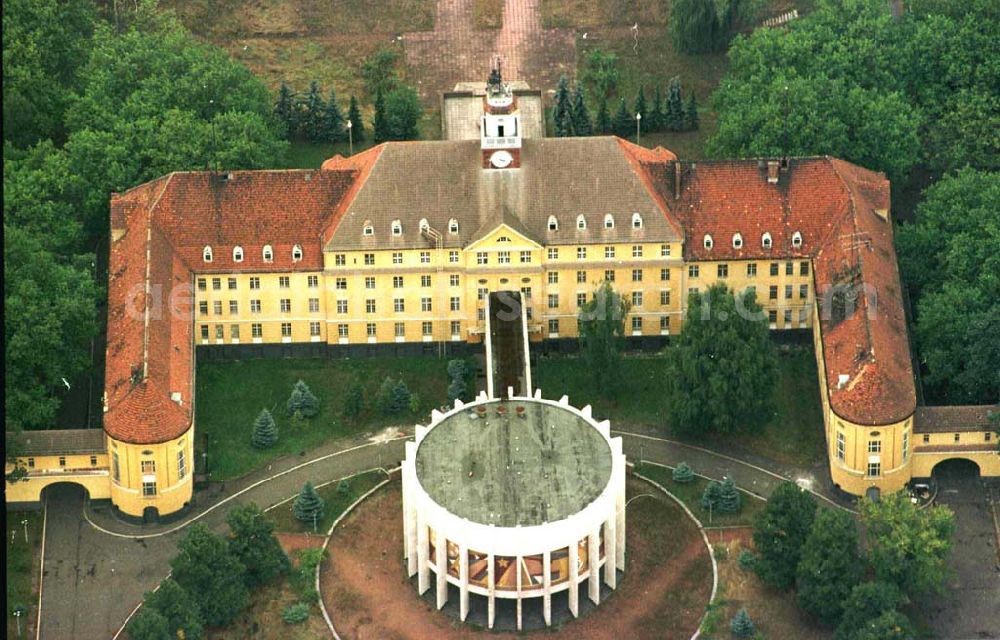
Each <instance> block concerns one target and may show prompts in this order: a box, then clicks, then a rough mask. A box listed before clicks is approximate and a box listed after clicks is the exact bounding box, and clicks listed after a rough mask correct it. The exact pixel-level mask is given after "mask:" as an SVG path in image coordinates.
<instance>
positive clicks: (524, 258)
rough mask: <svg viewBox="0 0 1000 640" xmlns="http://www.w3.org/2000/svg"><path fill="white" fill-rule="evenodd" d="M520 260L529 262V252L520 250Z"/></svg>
mask: <svg viewBox="0 0 1000 640" xmlns="http://www.w3.org/2000/svg"><path fill="white" fill-rule="evenodd" d="M521 262H531V252H530V251H522V252H521Z"/></svg>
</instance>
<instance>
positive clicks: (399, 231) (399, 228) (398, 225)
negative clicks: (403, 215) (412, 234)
mask: <svg viewBox="0 0 1000 640" xmlns="http://www.w3.org/2000/svg"><path fill="white" fill-rule="evenodd" d="M392 235H394V236H401V235H403V223H402V222H400V221H399V220H393V221H392Z"/></svg>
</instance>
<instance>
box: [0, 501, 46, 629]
mask: <svg viewBox="0 0 1000 640" xmlns="http://www.w3.org/2000/svg"><path fill="white" fill-rule="evenodd" d="M24 520H27V521H28V524H27V532H28V535H27V542H26V541H25V525H23V524H22V521H24ZM6 533H7V539H6V541H5V543H6V547H7V635H6V637H8V638H17V637H18V635H17V620H16V618H15V617H14V615H13V613H14V608H15V607H17V606H18V605H20V606H23V607H24V608H25V612H24V615H22V616H21V634H22V636H21V637H26V636H27V628H28V620H29V619H31V618H32V615H33V614H32V611H33V610H34V605H35V603H37V602H38V592H37V591H36V589H35V585H34V584H32V583H33V582H34V579H35V576H36V574H37V573H38V554H39V550H40V548H41V544H42V512H41V511H8V512H7V530H6Z"/></svg>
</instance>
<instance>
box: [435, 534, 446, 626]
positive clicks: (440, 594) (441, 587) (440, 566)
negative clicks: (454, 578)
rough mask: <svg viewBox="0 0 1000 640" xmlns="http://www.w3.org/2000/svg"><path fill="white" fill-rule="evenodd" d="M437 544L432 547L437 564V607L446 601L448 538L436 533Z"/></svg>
mask: <svg viewBox="0 0 1000 640" xmlns="http://www.w3.org/2000/svg"><path fill="white" fill-rule="evenodd" d="M436 542H437V546H436V547H435V548H434V552H435V555H436V556H437V558H436V559H435V560H436V562H435V564H436V565H437V608H438V609H440V608H441V607H443V606H444V604H445V603H446V602H448V540H447V539H446V538H445V537H444V536H443V535H441V534H440V533H439V534H438V537H437V540H436Z"/></svg>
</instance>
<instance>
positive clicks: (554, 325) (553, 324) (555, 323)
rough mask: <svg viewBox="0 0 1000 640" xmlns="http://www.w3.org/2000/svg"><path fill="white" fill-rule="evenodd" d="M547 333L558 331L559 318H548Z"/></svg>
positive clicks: (556, 332)
mask: <svg viewBox="0 0 1000 640" xmlns="http://www.w3.org/2000/svg"><path fill="white" fill-rule="evenodd" d="M549 333H550V334H551V333H554V334H558V333H559V320H557V319H556V318H552V319H551V320H549Z"/></svg>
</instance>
